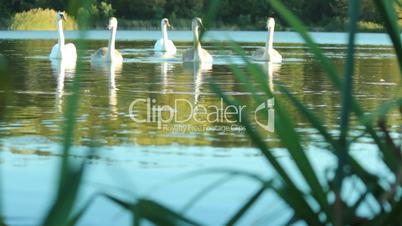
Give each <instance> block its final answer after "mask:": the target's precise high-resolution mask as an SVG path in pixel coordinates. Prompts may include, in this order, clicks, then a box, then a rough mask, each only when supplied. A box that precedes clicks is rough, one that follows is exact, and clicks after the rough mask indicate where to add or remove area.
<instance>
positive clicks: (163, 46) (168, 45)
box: [154, 18, 176, 54]
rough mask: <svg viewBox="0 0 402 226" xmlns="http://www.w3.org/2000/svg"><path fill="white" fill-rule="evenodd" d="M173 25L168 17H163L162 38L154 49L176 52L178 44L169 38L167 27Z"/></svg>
mask: <svg viewBox="0 0 402 226" xmlns="http://www.w3.org/2000/svg"><path fill="white" fill-rule="evenodd" d="M168 27H171V26H170V23H169V20H168V19H167V18H164V19H162V21H161V28H162V38H161V39H159V40H158V41H157V42H156V43H155V46H154V50H155V51H156V52H169V53H171V54H174V53H176V46H175V45H174V43H173V42H172V40H169V38H168V32H167V28H168Z"/></svg>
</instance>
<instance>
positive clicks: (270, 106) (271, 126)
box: [254, 98, 275, 133]
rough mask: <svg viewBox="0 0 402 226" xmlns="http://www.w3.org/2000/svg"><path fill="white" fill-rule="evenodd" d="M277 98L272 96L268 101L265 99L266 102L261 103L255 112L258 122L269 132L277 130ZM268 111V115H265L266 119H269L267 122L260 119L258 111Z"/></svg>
mask: <svg viewBox="0 0 402 226" xmlns="http://www.w3.org/2000/svg"><path fill="white" fill-rule="evenodd" d="M274 106H275V99H274V98H270V99H268V100H267V101H265V102H264V103H262V104H260V105H259V106H258V107H257V108H256V109H255V112H254V118H255V121H256V123H257V124H258V125H259V126H261V128H263V129H265V130H266V131H268V132H271V133H273V132H275V108H274ZM265 109H266V111H267V114H268V115H267V117H264V119H265V120H266V119H268V121H267V122H265V123H264V122H263V121H262V120H260V119H259V118H258V112H260V111H262V110H265Z"/></svg>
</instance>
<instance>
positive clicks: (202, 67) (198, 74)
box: [183, 62, 212, 106]
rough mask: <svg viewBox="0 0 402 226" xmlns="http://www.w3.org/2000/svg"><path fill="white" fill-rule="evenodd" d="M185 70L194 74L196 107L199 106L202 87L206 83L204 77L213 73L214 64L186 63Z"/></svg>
mask: <svg viewBox="0 0 402 226" xmlns="http://www.w3.org/2000/svg"><path fill="white" fill-rule="evenodd" d="M183 66H184V68H185V69H187V70H191V71H192V72H193V78H194V106H197V105H198V103H199V100H200V95H201V94H202V93H201V87H202V85H203V83H204V75H205V74H206V73H209V72H211V71H212V63H200V62H193V63H190V62H188V63H184V64H183Z"/></svg>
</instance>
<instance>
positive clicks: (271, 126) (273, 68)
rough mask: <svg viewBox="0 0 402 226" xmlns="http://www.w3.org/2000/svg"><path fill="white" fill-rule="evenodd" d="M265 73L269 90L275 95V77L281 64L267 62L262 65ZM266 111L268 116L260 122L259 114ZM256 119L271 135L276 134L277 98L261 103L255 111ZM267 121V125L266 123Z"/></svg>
mask: <svg viewBox="0 0 402 226" xmlns="http://www.w3.org/2000/svg"><path fill="white" fill-rule="evenodd" d="M261 66H262V69H263V71H264V72H265V73H266V75H267V77H266V79H267V82H268V86H269V90H270V91H271V93H274V91H275V90H274V82H273V81H274V76H278V72H279V71H280V69H281V64H275V63H271V62H265V63H264V64H262V65H261ZM262 109H266V112H267V116H266V117H265V118H263V120H259V117H258V116H257V113H258V112H259V111H260V110H262ZM255 119H256V123H257V124H258V125H259V126H260V127H261V128H263V129H265V130H266V131H269V132H271V133H273V132H275V98H274V97H270V98H268V99H267V100H266V101H265V102H264V103H261V104H260V105H259V106H258V107H257V108H256V111H255ZM263 121H264V122H265V121H266V123H264V122H263Z"/></svg>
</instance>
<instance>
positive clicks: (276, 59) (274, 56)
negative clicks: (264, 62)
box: [270, 49, 282, 63]
mask: <svg viewBox="0 0 402 226" xmlns="http://www.w3.org/2000/svg"><path fill="white" fill-rule="evenodd" d="M270 61H271V62H272V63H281V62H282V55H281V54H280V53H279V52H278V51H276V49H273V50H272V54H271V59H270Z"/></svg>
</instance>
